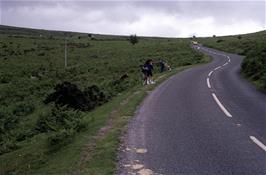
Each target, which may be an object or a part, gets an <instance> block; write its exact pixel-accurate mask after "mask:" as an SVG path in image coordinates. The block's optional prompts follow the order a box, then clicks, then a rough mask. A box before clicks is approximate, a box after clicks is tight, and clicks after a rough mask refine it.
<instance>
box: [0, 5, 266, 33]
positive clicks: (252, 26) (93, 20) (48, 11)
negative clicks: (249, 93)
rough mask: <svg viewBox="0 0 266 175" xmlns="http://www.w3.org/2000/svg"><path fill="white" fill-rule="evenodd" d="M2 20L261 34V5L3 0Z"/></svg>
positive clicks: (96, 28) (110, 29) (87, 28)
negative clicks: (254, 32) (255, 32)
mask: <svg viewBox="0 0 266 175" xmlns="http://www.w3.org/2000/svg"><path fill="white" fill-rule="evenodd" d="M1 16H2V17H1V23H2V24H6V25H15V26H23V27H36V28H44V29H57V30H74V31H83V32H96V33H110V34H130V33H132V32H134V33H137V34H138V33H139V34H141V35H149V36H152V35H153V36H154V35H159V36H188V35H191V34H197V35H212V34H213V33H215V34H218V35H219V34H220V35H223V34H235V33H245V32H253V31H257V30H262V29H264V30H265V2H264V1H244V2H243V1H242V2H241V1H168V2H164V1H144V2H143V1H136V2H127V1H123V2H121V1H37V0H36V1H3V2H2V7H1ZM206 29H208V30H210V31H206ZM230 30H231V33H230Z"/></svg>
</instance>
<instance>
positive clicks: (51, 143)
mask: <svg viewBox="0 0 266 175" xmlns="http://www.w3.org/2000/svg"><path fill="white" fill-rule="evenodd" d="M73 135H74V131H73V130H66V129H62V130H59V131H57V132H54V133H52V134H51V135H50V136H49V137H48V147H49V151H50V152H54V151H57V150H59V149H60V148H61V147H62V146H65V145H67V144H68V143H70V141H71V138H72V136H73Z"/></svg>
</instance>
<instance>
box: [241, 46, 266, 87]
mask: <svg viewBox="0 0 266 175" xmlns="http://www.w3.org/2000/svg"><path fill="white" fill-rule="evenodd" d="M241 67H242V72H243V73H244V74H245V75H246V76H247V77H249V78H250V79H251V80H253V81H257V83H258V85H259V86H260V88H261V89H264V90H266V45H265V44H263V43H258V44H257V47H254V48H252V49H251V50H250V51H249V52H248V53H247V56H246V58H245V59H244V61H243V63H242V66H241Z"/></svg>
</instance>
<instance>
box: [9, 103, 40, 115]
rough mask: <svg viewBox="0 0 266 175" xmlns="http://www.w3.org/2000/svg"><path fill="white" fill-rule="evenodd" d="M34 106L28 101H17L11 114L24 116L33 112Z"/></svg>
mask: <svg viewBox="0 0 266 175" xmlns="http://www.w3.org/2000/svg"><path fill="white" fill-rule="evenodd" d="M34 109H35V107H34V106H33V104H30V103H25V102H22V103H19V104H17V105H16V106H15V107H14V109H13V114H14V115H16V116H26V115H29V114H31V113H33V111H34Z"/></svg>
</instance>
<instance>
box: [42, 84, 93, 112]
mask: <svg viewBox="0 0 266 175" xmlns="http://www.w3.org/2000/svg"><path fill="white" fill-rule="evenodd" d="M54 89H55V92H54V93H52V94H50V95H48V96H47V97H46V99H45V100H44V103H45V104H47V103H50V102H55V104H56V105H57V106H68V107H71V108H74V109H79V110H83V111H85V110H89V102H88V100H87V98H86V96H85V94H84V93H83V92H82V91H81V90H80V89H79V88H78V87H77V85H75V84H72V83H69V82H63V83H62V84H58V85H56V86H55V88H54Z"/></svg>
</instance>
